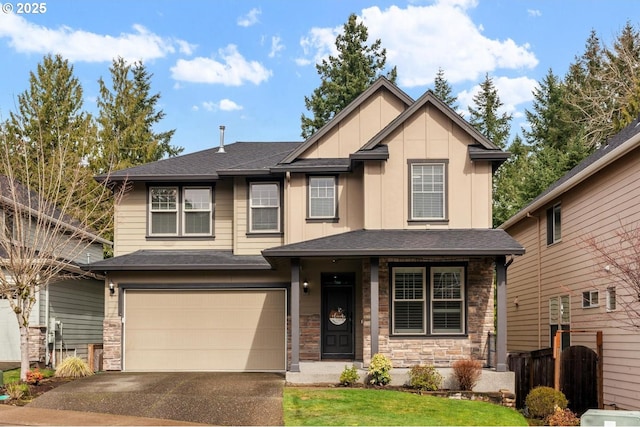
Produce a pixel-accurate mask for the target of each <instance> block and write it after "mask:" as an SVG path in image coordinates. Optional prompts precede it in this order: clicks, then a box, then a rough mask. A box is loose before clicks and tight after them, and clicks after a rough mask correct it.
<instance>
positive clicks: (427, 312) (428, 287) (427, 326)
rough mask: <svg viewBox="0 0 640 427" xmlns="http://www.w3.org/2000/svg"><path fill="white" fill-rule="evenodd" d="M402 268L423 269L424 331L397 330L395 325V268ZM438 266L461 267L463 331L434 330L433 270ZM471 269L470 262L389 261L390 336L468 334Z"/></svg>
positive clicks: (455, 335)
mask: <svg viewBox="0 0 640 427" xmlns="http://www.w3.org/2000/svg"><path fill="white" fill-rule="evenodd" d="M399 268H400V269H402V268H421V269H422V270H423V275H424V278H425V281H424V285H423V286H424V287H425V288H424V289H423V292H424V299H423V304H424V305H423V308H424V310H423V315H424V317H425V319H424V322H425V323H424V332H422V333H416V332H408V333H403V332H396V327H395V304H394V303H395V270H396V269H399ZM438 268H444V269H447V268H449V269H454V268H455V269H459V270H461V278H462V289H461V291H460V292H461V302H462V311H461V313H460V324H461V332H450V331H445V332H434V331H433V329H434V328H433V302H434V299H433V283H432V282H433V270H434V269H438ZM468 271H469V267H468V263H465V262H453V263H451V262H449V263H447V262H445V263H389V272H390V274H389V276H390V278H389V281H390V283H389V287H390V292H389V317H390V318H389V324H390V336H391V337H464V336H467V335H468V330H467V327H468V323H467V316H468V313H469V310H468V295H467V280H468V278H467V274H468Z"/></svg>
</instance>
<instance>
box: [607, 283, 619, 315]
mask: <svg viewBox="0 0 640 427" xmlns="http://www.w3.org/2000/svg"><path fill="white" fill-rule="evenodd" d="M616 305H617V301H616V288H615V287H613V286H612V287H610V288H607V311H615V310H616Z"/></svg>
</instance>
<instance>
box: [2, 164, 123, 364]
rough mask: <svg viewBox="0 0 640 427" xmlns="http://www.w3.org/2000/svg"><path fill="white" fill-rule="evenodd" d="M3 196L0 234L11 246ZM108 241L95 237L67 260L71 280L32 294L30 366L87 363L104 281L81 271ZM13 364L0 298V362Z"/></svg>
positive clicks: (12, 325) (16, 338)
mask: <svg viewBox="0 0 640 427" xmlns="http://www.w3.org/2000/svg"><path fill="white" fill-rule="evenodd" d="M6 185H7V182H6V178H5V177H3V176H0V189H2V187H4V186H6ZM4 194H5V193H4V192H0V232H6V233H10V235H11V238H12V239H15V241H16V244H17V243H18V239H17V233H16V232H15V227H14V226H13V220H12V216H13V215H12V213H11V209H10V207H11V205H12V201H11V200H10V199H9V198H8V197H6V196H5V195H4ZM110 243H111V242H109V241H107V240H104V239H98V240H97V241H96V242H95V243H93V244H92V245H91V246H90V247H89V248H87V250H86V251H85V252H84V253H83V254H82V255H81V256H79V257H77V258H76V259H69V260H68V262H69V268H68V270H67V272H68V273H69V274H70V275H73V276H77V278H75V279H66V280H61V281H58V282H54V283H50V284H49V285H48V286H45V287H44V288H42V289H41V290H40V291H39V292H38V293H37V295H36V304H35V305H34V307H33V310H32V312H31V317H30V320H29V325H30V348H29V360H30V361H31V363H32V364H36V363H37V364H45V365H49V366H53V367H55V366H56V364H57V363H59V361H60V360H61V359H63V358H65V357H67V356H73V355H76V356H79V357H81V358H83V359H85V360H87V359H88V356H89V350H88V347H89V345H93V344H98V345H101V344H102V322H103V319H104V299H105V290H104V281H103V278H101V277H99V276H96V275H94V274H88V273H86V272H85V271H83V270H82V267H83V266H84V265H86V264H87V263H88V262H91V261H96V260H101V259H103V244H110ZM2 258H6V253H2V252H1V251H0V259H2ZM98 348H99V347H98ZM19 361H20V331H19V329H18V321H17V319H16V315H15V313H13V311H12V310H11V308H10V307H9V302H8V301H7V300H6V298H3V297H0V362H16V363H19ZM95 368H98V366H95Z"/></svg>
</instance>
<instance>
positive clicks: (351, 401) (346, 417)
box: [284, 387, 527, 426]
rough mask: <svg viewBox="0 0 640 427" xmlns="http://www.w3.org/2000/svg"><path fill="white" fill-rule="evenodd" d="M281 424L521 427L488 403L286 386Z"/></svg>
mask: <svg viewBox="0 0 640 427" xmlns="http://www.w3.org/2000/svg"><path fill="white" fill-rule="evenodd" d="M284 423H285V425H307V426H321V425H326V426H340V425H371V426H374V425H378V426H380V425H383V426H399V425H423V426H452V425H456V426H466V425H473V426H526V425H527V421H526V419H525V418H524V417H523V416H522V414H520V413H519V412H517V411H516V410H513V409H510V408H505V407H503V406H499V405H494V404H492V403H486V402H478V401H468V400H452V399H446V398H443V397H435V396H421V395H417V394H413V393H406V392H401V391H393V390H376V389H363V388H313V387H285V390H284Z"/></svg>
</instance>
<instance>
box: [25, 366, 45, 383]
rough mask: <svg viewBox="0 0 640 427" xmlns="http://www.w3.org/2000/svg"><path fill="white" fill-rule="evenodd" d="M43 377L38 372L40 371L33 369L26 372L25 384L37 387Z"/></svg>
mask: <svg viewBox="0 0 640 427" xmlns="http://www.w3.org/2000/svg"><path fill="white" fill-rule="evenodd" d="M42 378H44V375H42V372H40V369H38V368H34V369H33V370H30V371H27V383H28V384H34V385H38V384H39V383H40V381H42Z"/></svg>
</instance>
